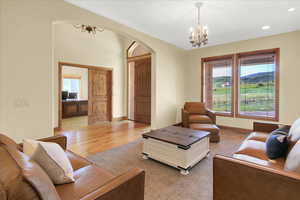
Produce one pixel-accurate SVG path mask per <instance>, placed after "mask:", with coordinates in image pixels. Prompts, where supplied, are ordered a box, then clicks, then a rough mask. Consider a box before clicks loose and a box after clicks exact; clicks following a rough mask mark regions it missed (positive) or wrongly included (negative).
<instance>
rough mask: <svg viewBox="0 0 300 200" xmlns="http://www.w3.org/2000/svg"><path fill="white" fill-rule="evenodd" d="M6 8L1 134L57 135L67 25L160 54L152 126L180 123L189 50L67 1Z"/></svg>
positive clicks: (10, 0) (1, 35) (11, 1)
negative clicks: (95, 28)
mask: <svg viewBox="0 0 300 200" xmlns="http://www.w3.org/2000/svg"><path fill="white" fill-rule="evenodd" d="M1 3H2V4H1V21H0V22H1V24H0V30H1V32H0V39H1V41H0V50H1V74H0V80H1V83H5V85H4V87H3V86H1V91H0V98H1V101H0V103H1V105H0V108H1V116H2V117H1V118H2V119H1V124H2V125H1V127H0V128H1V130H0V131H5V133H6V134H8V135H10V136H11V137H12V138H14V139H16V140H17V141H20V140H21V139H22V138H40V137H46V136H50V135H53V124H54V122H53V121H54V116H55V112H54V111H55V109H54V108H53V101H55V100H56V99H55V97H54V94H53V91H54V83H55V77H54V75H55V69H56V67H57V63H55V59H54V49H53V47H54V37H53V36H54V29H53V23H57V22H61V21H64V22H72V23H88V24H95V25H99V26H102V27H103V28H105V29H109V30H112V31H115V32H117V33H122V34H123V35H126V36H130V37H133V38H134V39H135V40H137V41H139V42H142V43H143V44H146V45H147V46H149V47H150V48H151V49H152V51H153V55H154V56H153V67H152V70H153V73H152V75H153V82H152V85H153V95H152V98H153V100H154V101H153V107H152V113H153V114H154V115H152V116H153V118H154V119H153V123H152V126H153V128H158V127H163V126H167V125H170V124H172V123H175V122H177V121H179V120H180V112H178V108H179V107H181V105H182V103H183V101H184V92H183V91H184V84H183V80H184V76H183V72H184V68H185V67H186V65H185V64H186V62H185V61H186V59H185V58H186V57H185V56H186V54H185V51H183V50H181V49H178V48H176V47H175V46H173V45H170V44H167V43H165V42H162V41H160V40H158V39H155V38H153V37H150V36H147V35H146V34H144V33H141V32H138V31H136V30H134V29H131V28H128V27H126V26H124V25H121V24H118V23H116V22H113V21H111V20H109V19H107V18H104V17H101V16H97V15H95V14H93V13H90V12H88V11H86V10H83V9H80V8H78V7H75V6H72V5H70V4H68V3H66V2H64V1H63V0H43V1H41V0H27V1H19V0H2V1H1ZM4 50H5V51H4ZM2 87H3V88H2ZM2 113H4V114H2Z"/></svg>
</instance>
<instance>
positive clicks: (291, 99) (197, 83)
mask: <svg viewBox="0 0 300 200" xmlns="http://www.w3.org/2000/svg"><path fill="white" fill-rule="evenodd" d="M271 48H280V105H279V107H280V109H279V118H280V120H279V122H280V123H284V124H291V123H292V122H293V121H294V120H295V119H296V118H297V117H300V107H299V102H300V93H299V92H298V91H299V89H298V86H299V85H300V79H299V74H300V60H299V52H300V31H297V32H291V33H285V34H281V35H275V36H270V37H264V38H258V39H252V40H246V41H240V42H234V43H229V44H225V45H219V46H213V47H206V48H201V49H198V50H192V51H189V65H188V67H187V74H186V93H185V95H186V100H187V101H199V100H200V99H201V58H203V57H210V56H218V55H226V54H232V53H238V52H247V51H254V50H260V49H271ZM217 123H218V124H221V125H226V126H234V127H240V128H249V129H251V128H252V124H253V120H248V119H239V118H230V117H218V118H217Z"/></svg>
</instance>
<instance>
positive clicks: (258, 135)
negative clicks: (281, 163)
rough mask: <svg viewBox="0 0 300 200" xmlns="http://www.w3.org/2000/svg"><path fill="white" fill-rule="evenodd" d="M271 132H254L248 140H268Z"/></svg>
mask: <svg viewBox="0 0 300 200" xmlns="http://www.w3.org/2000/svg"><path fill="white" fill-rule="evenodd" d="M268 136H269V134H268V133H264V132H252V133H251V134H250V135H249V136H248V137H247V138H246V140H256V141H261V142H266V141H267V139H268Z"/></svg>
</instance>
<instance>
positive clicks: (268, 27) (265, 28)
mask: <svg viewBox="0 0 300 200" xmlns="http://www.w3.org/2000/svg"><path fill="white" fill-rule="evenodd" d="M270 28H271V26H263V27H261V29H262V30H268V29H270Z"/></svg>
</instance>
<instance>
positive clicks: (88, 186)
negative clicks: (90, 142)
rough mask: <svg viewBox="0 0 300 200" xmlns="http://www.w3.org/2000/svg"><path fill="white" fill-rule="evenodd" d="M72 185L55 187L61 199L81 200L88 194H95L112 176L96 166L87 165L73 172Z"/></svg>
mask: <svg viewBox="0 0 300 200" xmlns="http://www.w3.org/2000/svg"><path fill="white" fill-rule="evenodd" d="M74 178H75V182H74V183H69V184H64V185H57V186H56V190H57V192H58V194H59V196H60V197H61V199H81V198H83V197H85V196H87V195H88V194H90V193H96V192H97V191H100V190H101V187H102V186H103V185H104V184H106V183H107V182H108V181H110V180H111V179H113V178H114V176H113V175H112V174H110V173H108V172H107V171H104V170H102V169H101V168H99V167H98V166H96V165H88V166H86V167H83V168H80V169H78V170H76V171H74Z"/></svg>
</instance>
